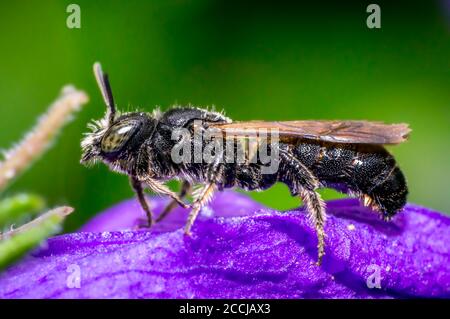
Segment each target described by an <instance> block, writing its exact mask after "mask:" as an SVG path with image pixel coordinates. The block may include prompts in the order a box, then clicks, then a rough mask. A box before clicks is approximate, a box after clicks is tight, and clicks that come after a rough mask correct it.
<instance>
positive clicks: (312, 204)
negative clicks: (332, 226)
mask: <svg viewBox="0 0 450 319" xmlns="http://www.w3.org/2000/svg"><path fill="white" fill-rule="evenodd" d="M300 197H301V199H302V201H303V204H304V205H305V207H306V210H307V212H308V216H309V218H310V220H311V221H312V222H313V224H314V227H315V229H316V235H317V263H316V264H317V265H318V266H320V265H321V264H322V259H323V256H324V255H325V230H324V225H325V220H326V214H325V202H324V201H323V200H322V198H321V197H320V194H319V193H317V192H316V191H314V190H313V191H311V190H302V191H301V192H300Z"/></svg>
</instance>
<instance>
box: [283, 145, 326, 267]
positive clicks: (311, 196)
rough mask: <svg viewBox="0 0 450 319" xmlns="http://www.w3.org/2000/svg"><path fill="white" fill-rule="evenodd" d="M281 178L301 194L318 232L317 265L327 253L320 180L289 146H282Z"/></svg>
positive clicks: (294, 193)
mask: <svg viewBox="0 0 450 319" xmlns="http://www.w3.org/2000/svg"><path fill="white" fill-rule="evenodd" d="M280 160H281V161H280V171H279V180H280V181H281V182H283V183H285V184H287V185H288V187H289V189H290V191H291V193H292V195H294V196H297V195H299V196H300V198H301V199H302V201H303V204H304V205H305V207H306V210H307V212H308V216H309V218H310V220H311V221H312V222H313V224H314V227H315V230H316V234H317V265H319V266H320V265H321V263H322V259H323V256H324V255H325V231H324V225H325V219H326V214H325V203H324V201H323V200H322V198H321V197H320V195H319V193H317V192H316V190H317V189H318V188H319V181H318V179H317V178H316V177H315V176H314V174H313V173H312V172H311V171H310V170H309V169H308V168H307V167H306V166H305V165H304V164H303V163H302V162H301V161H300V160H299V159H298V158H297V157H296V156H295V155H294V154H293V153H292V152H290V150H289V149H288V148H285V147H283V146H281V147H280Z"/></svg>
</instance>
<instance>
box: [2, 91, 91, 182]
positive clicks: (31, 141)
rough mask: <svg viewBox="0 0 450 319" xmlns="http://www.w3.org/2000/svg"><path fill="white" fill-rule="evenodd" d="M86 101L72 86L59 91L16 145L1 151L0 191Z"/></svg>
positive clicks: (86, 98) (84, 95)
mask: <svg viewBox="0 0 450 319" xmlns="http://www.w3.org/2000/svg"><path fill="white" fill-rule="evenodd" d="M87 101H88V97H87V95H86V94H85V93H84V92H83V91H78V90H76V89H75V88H74V87H72V86H66V87H64V88H63V89H62V92H61V95H60V97H58V99H57V100H56V101H55V102H54V103H53V104H52V105H51V106H50V107H49V110H48V111H47V113H46V114H44V115H43V116H42V117H41V118H40V119H39V121H38V123H37V124H36V126H35V127H34V128H33V129H32V130H31V131H30V132H29V133H28V134H27V135H26V136H25V137H24V139H23V140H22V141H21V142H20V143H19V144H18V145H16V146H15V147H13V148H12V149H11V150H9V151H7V152H5V160H4V161H3V162H1V163H0V191H2V190H3V189H4V188H6V186H7V185H8V183H9V182H10V181H11V180H12V179H13V178H14V177H16V176H18V175H19V174H20V173H21V172H23V171H24V170H25V169H26V168H27V167H28V166H30V164H31V163H32V162H33V161H34V160H35V159H36V158H38V157H39V156H40V155H41V154H42V153H43V152H45V150H46V149H47V148H48V147H49V146H50V145H51V142H52V140H53V137H54V136H55V135H56V133H58V132H59V130H60V129H61V127H62V126H63V125H64V124H65V123H67V122H68V121H69V120H70V119H71V115H72V114H73V113H74V112H75V111H78V110H79V109H80V108H81V105H83V104H85V103H86V102H87Z"/></svg>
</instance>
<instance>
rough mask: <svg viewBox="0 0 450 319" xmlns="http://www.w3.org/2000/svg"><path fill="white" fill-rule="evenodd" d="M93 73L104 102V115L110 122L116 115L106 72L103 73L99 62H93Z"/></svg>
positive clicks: (110, 122)
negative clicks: (105, 110)
mask: <svg viewBox="0 0 450 319" xmlns="http://www.w3.org/2000/svg"><path fill="white" fill-rule="evenodd" d="M94 75H95V79H96V80H97V84H98V87H99V88H100V92H101V93H102V96H103V100H104V101H105V104H106V108H107V114H106V116H107V118H108V120H109V124H112V123H113V122H114V117H115V115H116V106H115V105H114V98H113V94H112V90H111V85H110V84H109V79H108V74H106V73H103V70H102V66H101V64H100V63H99V62H95V63H94Z"/></svg>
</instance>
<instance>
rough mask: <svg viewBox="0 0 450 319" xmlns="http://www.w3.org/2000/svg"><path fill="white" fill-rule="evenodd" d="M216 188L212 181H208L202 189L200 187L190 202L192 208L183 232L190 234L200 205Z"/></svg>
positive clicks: (206, 201) (203, 203) (201, 205)
mask: <svg viewBox="0 0 450 319" xmlns="http://www.w3.org/2000/svg"><path fill="white" fill-rule="evenodd" d="M215 188H216V185H215V184H214V183H208V184H207V185H205V186H204V187H203V188H202V189H200V192H199V193H198V195H196V194H195V195H194V196H195V199H194V203H193V204H192V210H191V212H190V213H189V216H188V219H187V222H186V226H185V227H184V233H185V234H186V235H188V236H190V235H191V227H192V225H193V224H194V222H195V219H196V218H197V216H198V213H199V212H200V210H201V209H202V207H203V206H204V205H205V204H206V203H208V201H209V200H210V199H211V197H212V195H213V193H214V190H215Z"/></svg>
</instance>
